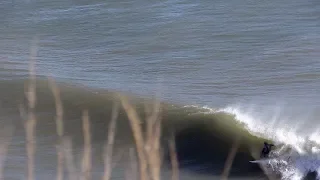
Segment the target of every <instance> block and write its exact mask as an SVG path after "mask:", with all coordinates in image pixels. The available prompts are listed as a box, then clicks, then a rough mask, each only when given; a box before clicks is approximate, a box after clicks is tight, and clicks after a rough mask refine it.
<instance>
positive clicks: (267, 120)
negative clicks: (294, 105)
mask: <svg viewBox="0 0 320 180" xmlns="http://www.w3.org/2000/svg"><path fill="white" fill-rule="evenodd" d="M205 109H208V107H205ZM209 112H225V113H229V114H232V115H234V116H235V119H236V120H237V121H238V122H241V123H243V124H244V125H245V128H246V129H247V130H248V131H249V133H251V134H253V135H255V136H258V137H262V138H267V139H270V140H272V141H274V142H275V144H285V145H287V146H288V147H291V148H292V149H293V152H295V155H294V154H292V155H290V156H289V157H291V158H289V159H279V160H276V161H270V162H269V164H270V166H271V167H273V168H276V171H277V172H278V173H281V175H282V177H283V179H288V180H289V179H290V180H301V179H302V178H303V177H304V176H305V175H306V174H307V173H308V172H312V171H314V172H317V173H318V174H319V175H320V159H319V156H317V155H316V154H315V153H318V152H320V148H319V147H320V129H318V130H315V131H314V132H311V133H309V134H307V135H304V134H302V133H299V127H301V123H299V121H298V120H297V121H293V120H292V116H288V117H287V118H286V117H285V116H283V115H282V116H280V114H281V113H280V112H281V108H276V111H274V112H273V113H272V112H268V116H265V115H263V114H259V113H257V111H254V108H252V107H251V108H248V109H247V110H246V111H245V110H243V109H242V108H240V107H239V106H229V107H226V108H223V109H219V110H218V111H213V110H212V111H209ZM260 112H261V111H260ZM270 114H271V115H270ZM301 117H302V116H301ZM301 117H300V118H301ZM300 121H303V120H300ZM310 134H311V135H310ZM310 141H312V142H313V144H312V146H311V147H308V146H307V145H308V143H310ZM309 145H310V144H309ZM306 147H308V148H309V149H308V148H307V149H306ZM275 153H280V152H275ZM279 164H280V165H279ZM317 179H319V180H320V177H318V178H317Z"/></svg>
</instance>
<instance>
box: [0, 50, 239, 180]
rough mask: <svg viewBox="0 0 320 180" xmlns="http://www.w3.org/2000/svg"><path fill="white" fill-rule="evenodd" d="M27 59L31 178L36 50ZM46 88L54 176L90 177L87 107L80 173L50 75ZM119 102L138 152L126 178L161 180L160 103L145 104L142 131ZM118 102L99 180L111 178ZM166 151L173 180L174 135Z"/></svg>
mask: <svg viewBox="0 0 320 180" xmlns="http://www.w3.org/2000/svg"><path fill="white" fill-rule="evenodd" d="M31 57H32V59H31V61H30V76H29V82H28V85H27V86H26V91H25V96H26V99H27V100H28V107H27V109H26V108H24V106H23V105H21V106H20V114H21V117H22V119H23V120H24V127H25V130H26V150H27V179H28V180H34V179H35V175H34V169H35V166H34V157H35V149H36V137H35V128H36V123H37V121H36V116H35V106H36V80H35V79H36V78H35V68H34V67H35V63H34V59H35V57H36V49H35V48H33V49H32V54H31ZM48 81H49V88H50V89H51V91H52V94H53V97H54V100H55V107H56V117H55V121H56V133H57V136H58V143H57V146H56V147H57V174H56V179H57V180H62V179H64V175H63V173H64V170H66V171H67V172H68V179H70V180H77V179H84V180H90V179H91V178H92V177H91V171H92V144H91V126H90V120H89V112H88V111H87V110H85V111H83V114H82V128H83V138H84V147H83V149H84V151H83V158H82V164H81V173H80V174H79V171H78V170H77V166H76V165H75V163H74V162H75V161H74V160H75V159H74V153H73V146H72V139H71V137H66V136H65V134H64V133H65V132H64V131H65V130H64V122H63V121H64V118H63V114H64V110H63V104H62V101H61V94H60V90H59V88H58V86H57V85H56V83H55V81H54V80H53V79H52V78H48ZM119 99H120V103H121V105H122V107H123V109H124V110H125V112H126V115H127V116H128V120H129V123H130V126H131V129H132V132H133V137H134V141H135V150H136V153H137V163H138V165H139V170H138V172H139V173H138V174H137V169H136V164H135V163H136V160H135V159H136V157H135V153H134V149H132V148H130V149H129V153H128V155H129V159H130V163H128V171H127V175H126V177H127V179H130V180H131V179H133V180H134V179H136V177H137V176H139V179H140V180H149V179H151V180H160V179H161V166H162V154H161V153H162V152H161V148H160V146H161V144H160V138H161V117H160V114H161V108H160V103H159V102H158V101H155V102H154V103H153V106H152V108H150V106H148V105H146V106H145V110H146V119H145V121H144V122H146V127H145V129H146V131H144V130H143V129H144V127H142V125H143V123H142V122H143V121H142V120H141V118H140V117H139V116H138V114H137V112H136V110H135V108H134V107H133V106H132V105H131V104H130V103H129V100H128V99H127V98H126V97H125V96H121V95H119ZM119 106H120V105H119V104H118V103H115V104H114V107H113V110H112V115H111V119H110V122H109V126H108V134H107V142H106V144H105V147H104V172H103V175H102V177H101V179H102V180H109V179H111V171H112V157H113V148H114V142H115V134H116V120H117V118H118V113H119ZM4 132H5V135H3V136H2V137H4V141H1V145H0V156H1V157H0V179H2V176H3V167H4V165H3V164H4V161H5V158H4V157H5V156H6V154H7V151H8V148H9V144H10V141H11V136H12V129H7V130H6V131H4ZM238 145H239V140H238V139H237V140H236V141H235V143H234V146H233V147H232V148H231V151H230V154H229V157H228V159H227V161H226V165H225V169H224V172H223V174H222V179H227V177H228V174H229V171H230V168H231V166H232V161H233V158H234V156H235V154H236V152H237V148H238ZM169 152H170V158H171V162H172V180H178V179H179V164H178V160H177V153H176V150H175V141H174V136H172V139H170V140H169Z"/></svg>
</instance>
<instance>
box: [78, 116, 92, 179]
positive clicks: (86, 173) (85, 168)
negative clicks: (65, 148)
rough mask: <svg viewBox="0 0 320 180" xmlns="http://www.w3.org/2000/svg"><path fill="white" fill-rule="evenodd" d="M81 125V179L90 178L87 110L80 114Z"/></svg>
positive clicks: (89, 142) (89, 138)
mask: <svg viewBox="0 0 320 180" xmlns="http://www.w3.org/2000/svg"><path fill="white" fill-rule="evenodd" d="M82 122H83V123H82V126H83V135H84V136H83V139H84V152H83V158H82V168H81V169H82V171H81V172H82V179H83V180H90V179H91V168H92V164H91V163H92V162H91V161H92V160H91V149H92V146H91V131H90V123H89V113H88V111H87V110H85V111H83V115H82Z"/></svg>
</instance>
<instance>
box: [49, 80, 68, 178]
mask: <svg viewBox="0 0 320 180" xmlns="http://www.w3.org/2000/svg"><path fill="white" fill-rule="evenodd" d="M48 81H49V88H50V89H51V91H52V94H53V97H54V100H55V107H56V126H57V127H56V129H57V135H58V138H59V140H58V144H57V148H56V150H57V177H56V180H62V179H63V151H62V148H61V146H62V144H61V142H62V138H63V134H64V126H63V104H62V102H61V97H60V90H59V88H58V87H57V85H56V83H55V81H54V79H52V78H48Z"/></svg>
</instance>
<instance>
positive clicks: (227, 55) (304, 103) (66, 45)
mask: <svg viewBox="0 0 320 180" xmlns="http://www.w3.org/2000/svg"><path fill="white" fill-rule="evenodd" d="M0 24H1V26H0V63H1V66H0V89H1V99H0V100H1V112H2V114H3V115H1V116H2V117H1V119H2V122H5V121H7V120H8V121H10V122H11V121H12V119H15V120H14V121H17V122H20V120H17V119H19V118H18V117H17V116H18V115H19V114H18V112H17V111H16V109H15V108H16V107H17V106H18V105H17V104H18V101H19V100H20V99H21V97H20V96H23V91H22V90H23V83H22V82H20V81H18V80H19V79H26V78H27V74H28V63H29V59H30V57H29V56H30V48H31V45H32V39H33V38H34V37H37V38H38V40H39V41H38V46H37V47H38V56H37V61H36V73H37V75H38V76H47V75H49V74H50V75H52V76H53V77H55V78H56V79H57V80H59V81H62V82H65V83H67V84H68V85H69V86H71V87H72V86H74V84H81V85H83V86H86V87H87V88H89V89H90V91H89V92H87V90H85V89H87V88H80V87H79V86H74V88H73V89H72V90H68V93H66V94H67V95H65V96H66V97H65V98H66V100H65V101H66V102H67V103H69V104H67V105H66V107H68V108H69V109H70V111H71V112H73V113H74V116H71V115H70V119H69V121H70V122H73V121H72V119H77V118H76V117H77V116H78V115H80V114H81V108H83V107H89V108H92V109H97V110H96V111H94V112H93V116H95V117H97V119H98V120H97V122H95V123H97V124H98V125H99V122H103V119H106V118H107V117H109V116H108V115H104V116H102V117H100V118H99V115H101V114H100V113H102V112H103V111H104V108H106V107H105V106H104V105H103V104H104V102H103V100H101V97H100V98H97V99H90V98H93V97H92V94H91V93H92V92H97V91H99V92H101V93H102V92H104V93H102V94H108V95H109V93H107V92H106V91H108V90H112V91H118V92H131V93H133V94H136V95H142V96H146V97H150V96H152V95H154V94H155V92H156V91H157V92H160V94H161V99H162V101H163V102H166V103H173V104H180V105H181V107H180V108H178V109H175V110H168V111H169V112H171V111H173V112H176V113H177V114H178V115H177V116H178V117H180V116H182V117H181V118H180V120H182V121H183V122H186V120H188V119H190V118H191V119H198V120H199V121H200V122H202V121H205V123H204V124H207V123H209V122H211V121H214V122H212V123H221V118H216V116H217V115H216V114H215V113H216V111H219V112H223V113H226V114H224V116H226V117H228V116H230V114H231V115H235V119H234V120H231V122H229V121H228V124H233V123H235V122H238V121H240V122H243V123H245V124H246V126H245V129H246V130H248V131H249V132H250V133H251V134H252V135H254V136H258V137H259V138H267V139H270V140H273V141H277V142H279V143H285V144H289V145H291V146H293V147H294V148H295V150H296V151H298V152H299V153H302V152H303V150H301V149H302V148H301V147H302V146H303V145H304V144H305V139H304V138H306V137H307V136H308V137H309V138H310V139H311V140H314V141H319V138H318V137H319V136H320V135H319V132H320V131H319V123H318V122H319V119H318V117H319V109H320V101H319V99H320V98H319V97H320V95H319V92H318V89H320V60H319V57H320V34H319V32H320V3H319V2H318V1H316V0H310V1H302V0H292V1H289V0H285V1H282V2H276V1H263V2H256V1H250V0H245V1H241V2H240V1H214V2H213V1H190V0H168V1H154V2H147V1H122V2H119V1H108V2H105V1H99V0H95V1H81V0H80V1H74V0H67V1H41V0H38V1H36V0H24V1H23V0H20V1H19V0H16V1H8V0H4V1H1V2H0ZM81 87H82V86H81ZM40 89H41V90H40V92H42V91H43V92H46V91H47V90H45V89H46V87H41V88H40ZM82 91H85V92H82ZM70 92H71V93H70ZM79 92H81V93H79ZM80 96H83V99H81V100H79V99H78V98H81V97H80ZM97 96H98V95H97ZM110 96H112V94H111V95H110ZM40 99H41V100H39V101H40V102H41V103H40V104H51V105H52V104H53V102H52V99H51V98H44V97H43V98H40ZM75 101H79V102H75ZM101 106H102V107H101ZM183 107H185V108H191V109H192V112H197V113H199V114H202V113H205V114H208V113H209V114H211V115H210V118H209V119H210V120H208V119H206V118H204V117H202V116H201V117H193V116H192V115H190V113H185V112H184V111H185V110H183ZM181 108H182V109H181ZM106 109H108V108H106ZM181 111H183V113H182V112H181ZM169 112H165V114H170V113H169ZM39 113H40V114H43V116H49V115H50V117H51V119H52V120H53V117H54V116H53V114H54V113H55V109H54V106H49V107H43V109H41V110H39ZM71 114H72V113H71ZM168 116H169V117H168V118H167V119H170V120H171V121H175V119H179V118H178V117H177V116H176V115H175V116H173V115H168ZM189 116H190V117H189ZM219 117H220V116H219ZM202 118H204V119H202ZM3 119H6V120H3ZM49 119H50V118H49ZM217 119H218V120H217ZM222 119H224V118H222ZM228 119H230V118H228ZM231 119H232V118H231ZM217 121H218V122H217ZM49 122H50V121H48V123H49ZM178 122H180V121H177V124H178V125H168V126H169V127H171V126H178V127H179V126H180V125H179V123H178ZM14 124H19V123H14ZM200 124H201V123H200ZM98 125H97V128H98V129H99V126H98ZM124 126H125V125H124ZM199 126H200V125H199ZM53 127H54V123H53V122H52V123H49V124H46V123H44V124H43V125H39V126H38V128H40V129H42V130H39V131H40V133H45V132H46V131H50V130H48V129H51V130H52V134H50V133H49V134H48V138H49V139H50V138H51V136H53V134H54V131H53V129H54V128H53ZM183 127H185V128H186V129H184V130H182V133H181V134H182V135H180V136H178V135H177V138H178V139H179V138H181V137H182V138H181V139H179V142H181V148H182V147H184V144H185V143H186V144H194V143H196V142H198V141H197V139H203V141H201V142H204V143H202V144H201V143H200V144H199V145H202V146H204V147H207V144H210V142H208V139H210V138H208V137H211V136H213V135H212V134H216V135H217V134H221V132H217V131H216V130H212V131H210V132H211V133H209V135H208V134H207V133H206V132H207V130H205V129H203V128H204V127H198V126H197V125H196V124H193V123H190V124H189V125H186V126H183ZM232 127H233V125H232ZM79 128H80V125H79ZM79 128H78V127H77V128H76V127H74V128H72V126H71V128H70V129H69V130H70V132H74V133H75V134H77V133H76V132H77V131H79ZM189 128H191V129H189ZM121 129H122V130H121V131H124V130H126V128H125V127H121ZM100 131H103V130H100ZM183 132H190V133H191V132H193V133H194V134H193V136H190V137H189V136H187V135H185V134H184V133H183ZM98 134H99V133H98ZM191 134H192V133H191ZM222 134H223V133H222ZM20 135H21V136H22V134H19V133H17V137H16V139H15V141H14V143H16V144H18V145H19V146H18V145H17V147H20V146H21V148H22V147H23V146H22V145H23V143H21V139H22V138H21V136H20ZM40 136H41V134H40ZM75 136H77V135H75ZM218 136H220V135H218ZM45 137H46V136H44V135H43V136H41V138H43V141H44V143H43V146H44V147H46V146H48V148H49V147H50V148H51V146H50V145H48V144H46V143H45V142H46V138H45ZM94 137H95V138H96V140H97V141H98V142H99V143H97V144H100V143H101V141H102V140H101V139H100V138H101V137H100V136H99V135H97V136H94ZM191 137H194V139H196V140H194V141H191V143H190V142H188V143H187V142H185V140H184V139H185V138H187V139H189V138H191ZM230 137H232V136H230ZM102 139H103V138H102ZM99 140H101V141H99ZM180 140H181V141H180ZM119 141H120V140H119ZM259 141H260V140H259ZM125 142H126V143H127V141H125ZM125 142H124V143H123V144H126V143H125ZM219 142H220V141H219ZM231 142H232V140H230V142H229V141H228V143H227V144H229V145H230V144H231ZM129 144H130V143H129ZM215 144H219V149H220V148H221V149H223V151H224V153H223V154H224V155H225V156H219V157H222V158H221V159H220V160H219V159H216V157H214V158H212V159H211V160H209V161H205V162H203V161H202V160H201V158H202V157H200V156H199V157H198V156H193V154H201V153H202V154H205V155H206V156H204V157H209V156H210V153H209V152H208V153H205V152H204V149H206V148H199V149H194V150H190V152H189V153H188V151H187V150H186V149H185V148H182V150H179V152H180V154H181V157H184V158H185V159H198V161H195V164H194V166H197V167H198V166H200V167H201V168H200V169H202V168H204V167H210V168H207V169H209V170H205V171H206V172H207V171H209V172H210V173H209V174H210V175H208V173H203V171H200V170H198V169H197V168H193V165H192V168H189V166H188V167H184V168H185V169H192V170H193V171H192V172H198V173H196V175H195V176H196V177H197V178H199V177H203V175H204V174H205V175H204V177H208V178H212V177H216V176H217V174H219V173H221V169H222V168H223V161H224V160H225V158H226V154H227V153H228V150H227V149H228V148H229V146H227V145H226V146H224V145H223V144H225V142H222V143H215ZM248 144H252V143H251V142H250V143H248ZM258 144H259V143H258ZM254 146H255V147H256V146H258V145H256V144H255V145H254ZM13 147H15V146H13ZM179 147H180V146H179ZM210 147H214V146H213V145H212V146H211V145H210ZM250 147H251V146H250ZM50 148H49V149H50ZM13 149H14V148H13ZM17 149H19V148H15V151H16V152H15V153H16V154H15V155H12V156H10V157H12V159H13V160H12V162H19V160H20V159H19V158H16V157H17V156H18V157H20V156H22V155H21V154H23V153H22V152H23V151H22V150H17ZM207 149H210V150H212V151H213V149H215V148H213V149H212V148H207ZM41 152H42V151H41ZM47 152H50V151H47ZM195 152H197V153H195ZM245 152H247V154H250V153H249V151H245ZM40 154H41V153H40ZM217 154H219V153H218V152H217ZM42 155H43V156H44V157H46V156H47V154H46V153H43V154H42ZM217 157H218V156H217ZM182 159H183V158H182ZM203 159H210V158H203ZM248 159H250V158H249V157H248V158H247V159H246V158H245V159H244V160H239V164H240V166H242V167H249V166H250V167H251V165H252V164H249V165H248V164H247V163H246V164H247V165H244V164H243V163H244V162H247V160H248ZM181 161H182V160H181ZM240 162H242V163H240ZM305 162H309V164H315V163H313V162H311V161H308V160H306V161H305ZM40 163H41V162H40ZM48 164H49V165H48V167H50V163H48ZM200 164H201V165H200ZM203 164H207V165H203ZM208 164H209V165H208ZM214 164H216V166H215V165H214ZM13 165H15V164H14V163H13ZM202 165H203V166H202ZM52 166H53V165H52ZM97 166H98V165H97ZM240 166H239V167H240ZM10 167H11V166H10ZM43 167H44V168H45V167H46V166H45V165H43ZM235 167H238V166H237V165H235ZM48 169H50V168H48ZM205 169H206V168H205ZM236 169H237V168H235V171H236ZM247 169H250V168H247ZM11 170H12V171H13V172H14V171H15V168H11ZM97 171H99V170H97ZM249 171H250V172H252V174H255V173H254V172H257V171H256V170H252V171H251V170H249ZM293 171H295V172H297V171H298V170H293ZM19 172H20V169H19ZM240 172H242V174H246V173H247V171H245V170H240ZM39 173H40V172H39ZM40 174H41V173H40ZM235 174H237V173H235ZM240 174H241V173H240ZM258 174H259V173H258ZM18 176H19V177H21V178H22V177H24V175H23V174H20V175H18ZM39 176H41V175H39ZM44 176H45V173H44V175H43V176H41V177H44ZM297 176H298V175H297ZM50 177H52V176H50ZM235 177H238V178H239V177H243V176H240V175H235ZM21 178H17V179H21Z"/></svg>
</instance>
